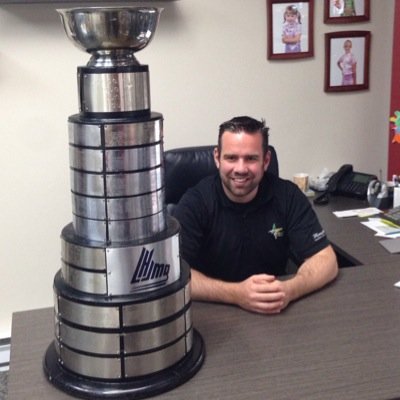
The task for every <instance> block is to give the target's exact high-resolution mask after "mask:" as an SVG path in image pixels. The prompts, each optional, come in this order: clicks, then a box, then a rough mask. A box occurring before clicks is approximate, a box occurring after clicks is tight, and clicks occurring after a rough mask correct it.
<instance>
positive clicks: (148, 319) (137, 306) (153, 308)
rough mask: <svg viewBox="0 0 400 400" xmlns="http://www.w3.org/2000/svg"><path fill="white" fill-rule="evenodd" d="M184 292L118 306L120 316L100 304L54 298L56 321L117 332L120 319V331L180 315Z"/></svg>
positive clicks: (183, 306) (182, 290)
mask: <svg viewBox="0 0 400 400" xmlns="http://www.w3.org/2000/svg"><path fill="white" fill-rule="evenodd" d="M183 292H184V289H180V290H178V291H177V292H174V293H172V294H168V295H165V296H164V297H161V298H158V299H156V300H151V301H143V302H137V303H134V304H128V305H122V306H121V311H122V315H120V307H119V306H106V305H104V304H102V303H98V304H96V305H89V304H81V303H78V302H75V301H72V300H69V299H66V298H64V297H62V296H61V295H60V294H59V295H58V296H57V302H58V305H57V306H58V318H59V320H60V321H61V320H66V321H67V322H68V324H77V325H81V326H84V327H88V328H101V329H111V328H114V329H119V328H120V317H121V318H122V324H123V327H124V328H129V327H135V328H137V329H139V327H140V326H141V325H145V324H149V323H154V322H160V321H161V320H163V319H165V318H168V317H171V316H172V315H174V314H177V313H179V312H180V311H182V310H183V309H184V308H185V306H186V303H185V299H184V294H183Z"/></svg>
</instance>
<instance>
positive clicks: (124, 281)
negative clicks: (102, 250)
mask: <svg viewBox="0 0 400 400" xmlns="http://www.w3.org/2000/svg"><path fill="white" fill-rule="evenodd" d="M107 270H108V292H109V294H110V295H119V294H129V293H135V292H141V291H152V290H155V289H158V288H160V287H165V286H167V285H170V284H172V283H174V282H176V281H177V280H179V278H180V275H181V263H180V257H179V235H178V234H176V235H174V236H171V237H169V238H168V239H165V240H160V241H157V242H152V243H147V244H143V245H140V246H132V247H121V248H112V247H110V248H108V249H107Z"/></svg>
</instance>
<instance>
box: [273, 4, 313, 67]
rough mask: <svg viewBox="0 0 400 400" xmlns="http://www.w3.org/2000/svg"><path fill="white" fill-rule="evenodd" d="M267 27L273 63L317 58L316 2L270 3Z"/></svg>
mask: <svg viewBox="0 0 400 400" xmlns="http://www.w3.org/2000/svg"><path fill="white" fill-rule="evenodd" d="M286 18H288V19H286ZM267 27H268V29H267V30H268V40H267V58H268V59H269V60H286V59H298V58H307V57H313V56H314V0H304V1H295V2H293V1H292V2H290V1H287V0H267ZM284 37H285V39H284ZM297 39H299V40H297ZM285 40H286V42H285Z"/></svg>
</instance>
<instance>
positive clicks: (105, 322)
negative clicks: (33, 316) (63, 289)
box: [57, 295, 120, 328]
mask: <svg viewBox="0 0 400 400" xmlns="http://www.w3.org/2000/svg"><path fill="white" fill-rule="evenodd" d="M57 300H58V315H59V318H63V319H66V320H67V321H69V322H71V323H75V324H78V325H82V326H87V327H92V328H119V326H120V324H119V316H120V313H119V308H118V307H117V306H112V307H101V306H100V305H99V306H94V305H88V304H80V303H76V302H74V301H71V300H68V299H65V298H64V297H61V296H60V295H59V296H58V298H57Z"/></svg>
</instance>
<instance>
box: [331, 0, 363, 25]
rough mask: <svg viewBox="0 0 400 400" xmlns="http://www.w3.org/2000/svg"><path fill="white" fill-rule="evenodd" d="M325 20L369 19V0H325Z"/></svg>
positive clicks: (350, 20) (339, 21) (338, 21)
mask: <svg viewBox="0 0 400 400" xmlns="http://www.w3.org/2000/svg"><path fill="white" fill-rule="evenodd" d="M325 1H326V5H325V7H326V8H327V9H326V10H325V22H327V21H328V22H336V23H341V22H355V21H363V20H368V19H369V0H325Z"/></svg>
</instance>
